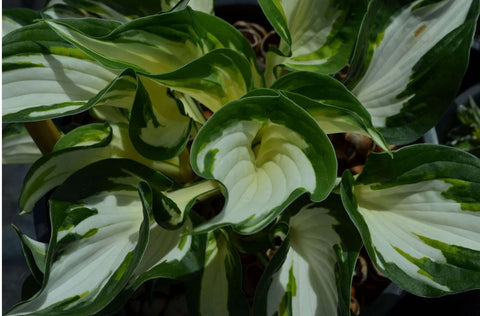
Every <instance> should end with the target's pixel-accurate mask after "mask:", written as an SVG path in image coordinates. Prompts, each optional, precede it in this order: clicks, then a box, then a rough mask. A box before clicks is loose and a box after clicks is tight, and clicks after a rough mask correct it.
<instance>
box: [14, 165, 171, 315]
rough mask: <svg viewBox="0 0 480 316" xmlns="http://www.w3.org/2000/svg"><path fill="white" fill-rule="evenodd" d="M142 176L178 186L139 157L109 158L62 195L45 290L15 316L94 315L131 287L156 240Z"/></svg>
mask: <svg viewBox="0 0 480 316" xmlns="http://www.w3.org/2000/svg"><path fill="white" fill-rule="evenodd" d="M141 181H147V182H148V183H149V184H148V185H147V184H146V183H144V186H149V187H152V188H156V189H157V190H164V189H166V188H168V187H169V185H170V182H169V181H168V180H166V179H165V177H163V176H162V175H161V174H159V173H157V172H155V171H153V170H152V169H149V168H147V167H145V166H143V165H140V164H138V163H135V162H133V161H130V160H122V159H120V160H103V161H101V162H98V163H96V164H92V165H89V166H88V167H86V168H85V169H82V170H80V171H79V172H77V173H75V174H74V175H73V176H72V177H70V178H69V179H68V180H67V181H66V182H65V183H64V185H63V186H61V187H59V189H57V190H56V191H55V192H54V194H53V195H52V198H51V200H50V205H51V220H52V236H51V240H50V243H49V246H48V250H47V263H46V271H45V278H44V281H43V284H42V289H41V291H40V292H39V293H37V295H35V296H34V297H33V298H32V299H30V300H27V301H25V302H23V303H20V304H19V305H17V306H15V307H13V309H12V310H10V311H9V312H8V315H21V314H28V313H40V314H47V315H57V314H62V313H63V314H70V315H72V314H75V315H90V314H93V313H95V312H97V311H99V310H101V309H102V308H103V307H105V306H106V305H107V304H108V303H109V302H110V301H111V300H112V299H113V298H114V297H115V295H116V294H118V293H119V292H120V291H121V290H122V289H123V288H124V287H125V285H126V284H127V282H128V281H129V279H130V277H131V275H132V273H133V272H134V271H135V269H136V267H137V265H138V264H139V263H140V262H141V259H142V257H143V254H144V251H145V249H146V248H147V243H148V240H149V227H150V214H151V204H150V203H148V202H149V201H148V197H146V196H144V193H145V190H142V191H141V192H140V196H139V193H138V189H137V188H138V184H139V183H140V182H141ZM86 183H88V185H85V184H86ZM142 210H143V211H142Z"/></svg>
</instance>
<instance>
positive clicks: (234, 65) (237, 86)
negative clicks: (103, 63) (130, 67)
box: [148, 48, 253, 111]
mask: <svg viewBox="0 0 480 316" xmlns="http://www.w3.org/2000/svg"><path fill="white" fill-rule="evenodd" d="M148 77H150V78H152V79H155V80H156V81H158V82H160V83H161V84H163V85H165V86H167V87H169V88H172V89H175V90H176V91H179V92H182V93H184V94H187V95H189V96H191V97H193V98H195V99H196V100H198V101H199V102H200V103H202V104H203V105H205V106H206V107H208V108H209V109H210V110H212V111H216V110H218V109H219V108H220V107H221V106H222V105H224V104H225V103H228V102H230V101H233V100H237V99H239V98H240V97H241V96H243V95H244V94H245V93H247V92H248V91H249V90H251V89H252V88H253V78H252V72H251V69H250V65H249V63H248V60H247V59H246V58H245V57H244V56H242V55H240V54H239V53H237V52H236V51H233V50H230V49H225V48H220V49H215V50H213V51H211V52H209V53H207V54H205V55H204V56H202V57H199V58H198V59H196V60H194V61H192V62H191V63H189V64H187V65H185V66H183V67H182V68H180V69H178V70H175V71H173V72H170V73H164V74H160V75H148Z"/></svg>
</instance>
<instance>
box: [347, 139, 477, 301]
mask: <svg viewBox="0 0 480 316" xmlns="http://www.w3.org/2000/svg"><path fill="white" fill-rule="evenodd" d="M341 190H342V200H343V202H344V205H345V206H346V209H347V210H348V212H349V214H350V217H351V218H352V220H353V221H354V223H355V225H356V226H357V228H358V229H359V231H360V233H361V235H362V239H363V241H364V243H365V246H366V248H367V250H368V253H369V255H370V257H371V258H372V259H373V260H374V262H375V265H376V267H377V268H378V269H380V271H382V272H383V273H384V274H385V275H387V276H388V277H389V278H390V279H392V280H393V281H394V282H395V283H397V284H398V285H400V286H401V287H403V288H405V289H406V290H408V291H409V292H412V293H414V294H416V295H422V296H439V295H444V294H447V293H452V292H459V291H465V290H468V289H473V288H479V287H480V264H479V263H480V261H479V258H480V159H478V158H475V157H474V156H472V155H470V154H468V153H465V152H463V151H460V150H457V149H453V148H449V147H443V146H436V145H413V146H409V147H405V148H403V149H400V150H399V151H397V152H394V155H393V159H391V158H390V157H388V156H386V155H385V154H373V155H371V156H370V157H369V159H368V160H367V163H366V165H365V168H364V169H363V172H362V173H361V175H360V176H359V177H358V179H357V180H356V181H354V180H353V178H352V176H351V174H349V173H346V174H345V175H344V176H343V179H342V186H341Z"/></svg>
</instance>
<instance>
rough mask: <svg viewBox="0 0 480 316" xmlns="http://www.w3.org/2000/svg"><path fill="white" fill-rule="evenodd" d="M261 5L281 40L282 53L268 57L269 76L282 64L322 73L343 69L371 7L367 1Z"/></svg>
mask: <svg viewBox="0 0 480 316" xmlns="http://www.w3.org/2000/svg"><path fill="white" fill-rule="evenodd" d="M259 3H260V5H261V6H262V9H263V12H264V13H265V15H266V16H267V18H268V19H269V21H270V23H272V25H273V27H274V28H275V30H276V31H277V33H278V34H279V35H280V37H281V42H280V47H279V49H280V51H275V53H274V52H273V51H272V52H270V53H269V54H268V56H267V75H271V73H272V71H273V70H274V69H273V68H275V67H277V66H278V65H282V66H283V67H286V68H287V69H290V70H308V71H314V72H320V73H334V72H336V71H338V70H340V69H342V68H343V67H344V66H345V65H346V64H347V63H348V61H349V58H350V55H351V53H352V51H353V47H354V45H355V41H356V37H357V33H358V29H359V27H360V23H361V21H362V18H363V15H364V13H365V11H366V5H367V1H365V0H360V1H359V0H351V1H341V2H338V1H334V0H305V1H301V2H297V1H289V0H259ZM278 53H280V54H278Z"/></svg>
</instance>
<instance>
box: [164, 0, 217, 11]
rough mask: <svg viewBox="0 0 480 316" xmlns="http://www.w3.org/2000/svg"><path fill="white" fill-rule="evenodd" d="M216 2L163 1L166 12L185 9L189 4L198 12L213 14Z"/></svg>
mask: <svg viewBox="0 0 480 316" xmlns="http://www.w3.org/2000/svg"><path fill="white" fill-rule="evenodd" d="M214 2H215V0H190V1H188V0H161V3H162V9H163V10H164V11H169V10H176V9H177V10H178V9H183V8H184V7H185V6H186V5H187V4H188V5H189V6H190V7H191V8H192V9H193V10H196V11H202V12H205V13H208V14H213V9H214V5H215V3H214Z"/></svg>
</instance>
